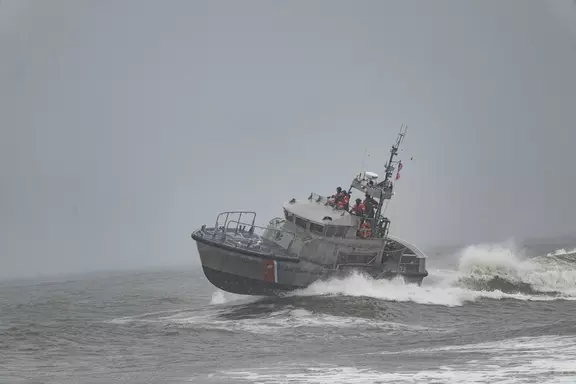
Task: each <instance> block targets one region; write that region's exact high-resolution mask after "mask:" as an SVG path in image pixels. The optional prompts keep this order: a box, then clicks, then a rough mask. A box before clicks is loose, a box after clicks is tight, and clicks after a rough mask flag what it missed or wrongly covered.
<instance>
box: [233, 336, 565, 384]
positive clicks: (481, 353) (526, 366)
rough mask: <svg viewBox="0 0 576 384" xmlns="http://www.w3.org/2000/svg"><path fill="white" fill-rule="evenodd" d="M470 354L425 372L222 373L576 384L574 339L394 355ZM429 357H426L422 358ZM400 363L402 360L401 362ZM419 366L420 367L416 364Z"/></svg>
mask: <svg viewBox="0 0 576 384" xmlns="http://www.w3.org/2000/svg"><path fill="white" fill-rule="evenodd" d="M447 352H451V353H455V354H459V355H461V354H463V353H466V356H469V359H468V357H467V358H465V359H460V360H459V362H457V363H454V362H455V361H456V360H454V359H449V361H450V362H451V363H449V364H445V365H440V366H438V367H435V368H429V369H424V370H411V369H403V368H400V367H398V369H391V370H392V371H394V372H390V370H388V371H387V372H386V371H384V370H382V371H380V370H377V369H373V368H368V367H367V368H359V367H350V366H337V365H316V366H314V367H310V366H306V365H304V364H293V365H289V366H273V367H267V368H253V369H243V370H229V371H224V372H222V373H223V374H224V375H226V376H229V377H232V378H234V379H237V380H238V379H240V380H246V381H249V382H258V383H262V384H277V383H331V384H339V383H366V384H368V383H388V382H390V383H496V382H498V383H507V384H513V383H514V384H523V383H526V384H527V383H549V384H556V383H558V384H559V383H574V382H576V364H574V361H576V338H574V337H573V336H570V337H556V336H554V337H552V336H545V337H533V338H518V339H509V340H505V341H499V342H492V343H481V344H469V345H462V346H449V347H441V348H431V349H413V350H407V351H403V352H394V353H395V354H409V355H410V359H411V360H412V361H416V360H417V359H418V358H419V357H420V356H421V355H426V354H445V353H447ZM422 357H425V356H422ZM397 361H398V363H399V364H402V361H404V360H403V359H398V360H397ZM414 365H417V364H414Z"/></svg>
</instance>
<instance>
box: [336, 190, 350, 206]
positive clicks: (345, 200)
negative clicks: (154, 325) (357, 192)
mask: <svg viewBox="0 0 576 384" xmlns="http://www.w3.org/2000/svg"><path fill="white" fill-rule="evenodd" d="M342 194H343V197H342V198H341V199H339V200H338V203H337V204H336V208H338V209H345V210H348V205H349V203H350V194H349V193H348V192H346V191H342Z"/></svg>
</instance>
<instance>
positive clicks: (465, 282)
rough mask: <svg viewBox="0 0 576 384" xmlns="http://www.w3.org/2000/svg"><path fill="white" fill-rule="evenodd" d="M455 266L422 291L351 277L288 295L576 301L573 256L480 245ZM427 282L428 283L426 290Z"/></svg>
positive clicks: (449, 302)
mask: <svg viewBox="0 0 576 384" xmlns="http://www.w3.org/2000/svg"><path fill="white" fill-rule="evenodd" d="M458 260H459V262H458V266H457V268H456V269H455V270H446V269H442V270H438V269H437V270H430V271H429V272H430V275H429V276H428V277H427V278H426V279H425V280H424V283H423V285H422V286H417V285H414V284H406V283H404V281H403V280H402V279H401V278H398V279H394V280H374V279H372V278H370V277H367V276H364V275H362V274H359V273H356V274H352V275H350V276H349V277H346V278H334V279H329V280H325V281H317V282H315V283H313V284H312V285H310V286H309V287H307V288H305V289H302V290H299V291H295V292H293V293H292V294H291V295H302V296H315V295H345V296H367V297H373V298H376V299H382V300H388V301H402V302H406V301H411V302H415V303H419V304H436V305H444V306H460V305H463V304H464V303H466V302H471V301H476V300H478V299H480V298H487V299H496V300H501V299H515V300H525V301H528V300H530V301H550V300H558V299H564V300H576V253H574V252H573V251H565V250H558V251H556V252H554V253H552V254H547V255H545V256H540V257H536V258H532V259H528V258H526V257H525V256H523V255H522V253H521V252H519V251H518V250H517V248H516V247H515V246H514V245H513V244H512V245H511V244H480V245H472V246H468V247H466V248H464V249H462V250H461V251H459V252H458ZM430 261H431V260H429V262H430ZM432 262H433V260H432ZM427 280H428V281H431V282H432V283H431V284H430V285H428V284H427Z"/></svg>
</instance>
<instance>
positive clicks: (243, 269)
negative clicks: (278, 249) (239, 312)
mask: <svg viewBox="0 0 576 384" xmlns="http://www.w3.org/2000/svg"><path fill="white" fill-rule="evenodd" d="M192 238H193V239H194V240H195V241H196V244H197V247H198V252H199V254H200V260H201V263H202V268H203V270H204V274H205V276H206V278H207V279H208V280H209V281H210V283H212V285H214V286H215V287H217V288H219V289H221V290H223V291H226V292H230V293H235V294H241V295H257V296H281V295H283V294H285V293H287V292H289V291H293V290H297V289H303V288H306V287H307V286H309V285H310V284H312V283H313V282H315V281H318V280H327V279H330V278H342V277H346V276H348V275H349V274H350V273H351V272H353V271H360V272H362V273H365V274H367V275H368V276H371V277H373V278H377V279H392V278H395V277H397V276H402V277H403V278H404V281H405V282H406V283H414V284H418V285H419V284H421V283H422V280H423V279H424V277H426V276H427V275H428V272H426V271H424V272H418V271H405V272H403V273H401V272H399V271H390V270H387V269H386V268H385V267H384V266H383V265H375V266H372V267H369V268H344V269H337V268H334V267H332V268H330V267H327V266H325V265H320V264H318V263H314V262H312V261H310V260H305V259H302V258H296V257H289V256H287V255H278V256H277V255H273V254H266V255H263V254H261V253H259V252H251V251H249V250H247V249H243V248H236V249H235V248H232V247H227V246H226V245H225V244H223V243H222V242H219V241H216V240H213V239H211V238H210V237H209V236H208V237H207V236H205V235H203V233H202V231H196V232H194V233H193V234H192Z"/></svg>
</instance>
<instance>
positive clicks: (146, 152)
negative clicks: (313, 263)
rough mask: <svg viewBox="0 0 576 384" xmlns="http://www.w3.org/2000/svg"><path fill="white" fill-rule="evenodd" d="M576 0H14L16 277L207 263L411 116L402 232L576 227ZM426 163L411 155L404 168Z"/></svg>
mask: <svg viewBox="0 0 576 384" xmlns="http://www.w3.org/2000/svg"><path fill="white" fill-rule="evenodd" d="M575 26H576V4H574V2H573V1H571V0H566V1H562V0H557V1H542V0H531V1H529V0H515V1H514V0H510V1H506V2H496V1H493V2H488V1H480V0H477V1H456V0H454V1H441V0H437V1H434V2H429V1H386V2H378V1H363V2H344V1H315V2H304V1H293V2H267V1H251V0H249V1H243V2H232V1H211V2H208V1H203V2H200V1H197V2H196V1H195V2H192V1H185V0H172V1H166V2H160V1H144V0H124V1H110V0H103V1H96V0H91V1H88V0H85V1H82V2H78V1H73V0H69V1H61V0H51V1H49V2H48V1H30V0H3V1H2V2H1V3H0V265H1V268H0V276H23V275H35V274H39V273H41V274H50V273H60V272H74V271H90V270H97V269H119V268H133V267H146V266H174V265H194V264H198V255H197V251H196V246H195V243H194V241H193V240H192V239H191V238H190V233H191V231H192V230H194V229H195V228H197V227H199V226H201V225H202V224H205V223H207V224H210V223H213V222H214V220H215V216H216V215H217V213H219V212H220V211H225V210H231V209H247V210H256V211H257V212H258V221H259V223H266V222H267V221H268V220H269V219H271V218H272V217H275V216H281V215H282V209H281V204H282V203H283V202H285V201H287V200H289V199H290V198H292V197H296V198H306V197H307V196H308V195H309V194H310V192H313V191H314V192H316V193H320V194H331V193H333V191H334V189H335V188H336V186H339V185H340V186H343V187H347V186H348V185H349V184H350V182H351V180H352V178H353V177H354V176H355V175H356V174H357V173H358V172H359V171H360V167H361V165H362V158H363V154H364V151H365V150H367V151H368V153H369V155H370V156H369V157H368V158H367V159H366V162H365V163H366V166H367V168H368V169H369V170H372V171H375V172H377V173H380V174H383V166H384V163H385V161H386V159H387V157H388V150H389V147H390V145H392V143H393V141H394V140H395V138H396V134H397V132H398V130H399V128H400V125H401V124H403V123H404V124H407V125H408V126H409V129H408V135H407V137H406V140H405V142H404V151H403V152H402V156H401V158H403V159H404V168H403V170H402V172H401V178H400V180H399V181H398V182H397V185H396V195H395V196H394V198H393V199H392V202H391V203H390V207H389V209H388V212H387V214H388V216H389V217H390V219H391V220H392V233H393V234H395V235H397V236H401V237H404V238H406V239H408V240H410V241H412V242H414V243H416V244H418V245H419V246H422V247H428V246H434V245H445V244H471V243H480V242H492V241H502V240H507V239H510V238H514V239H523V238H527V237H535V236H539V237H542V236H544V237H545V236H554V235H559V234H573V233H576V221H575V220H574V217H575V215H576V205H575V204H574V203H573V196H574V195H575V193H576V182H575V181H574V179H575V178H574V171H573V166H574V155H573V154H572V152H573V146H574V145H575V143H576V130H575V126H576V108H575V106H576V103H575V102H576V77H575V76H574V68H576V27H575ZM412 156H413V158H414V159H413V160H411V161H410V160H408V159H409V157H412Z"/></svg>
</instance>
